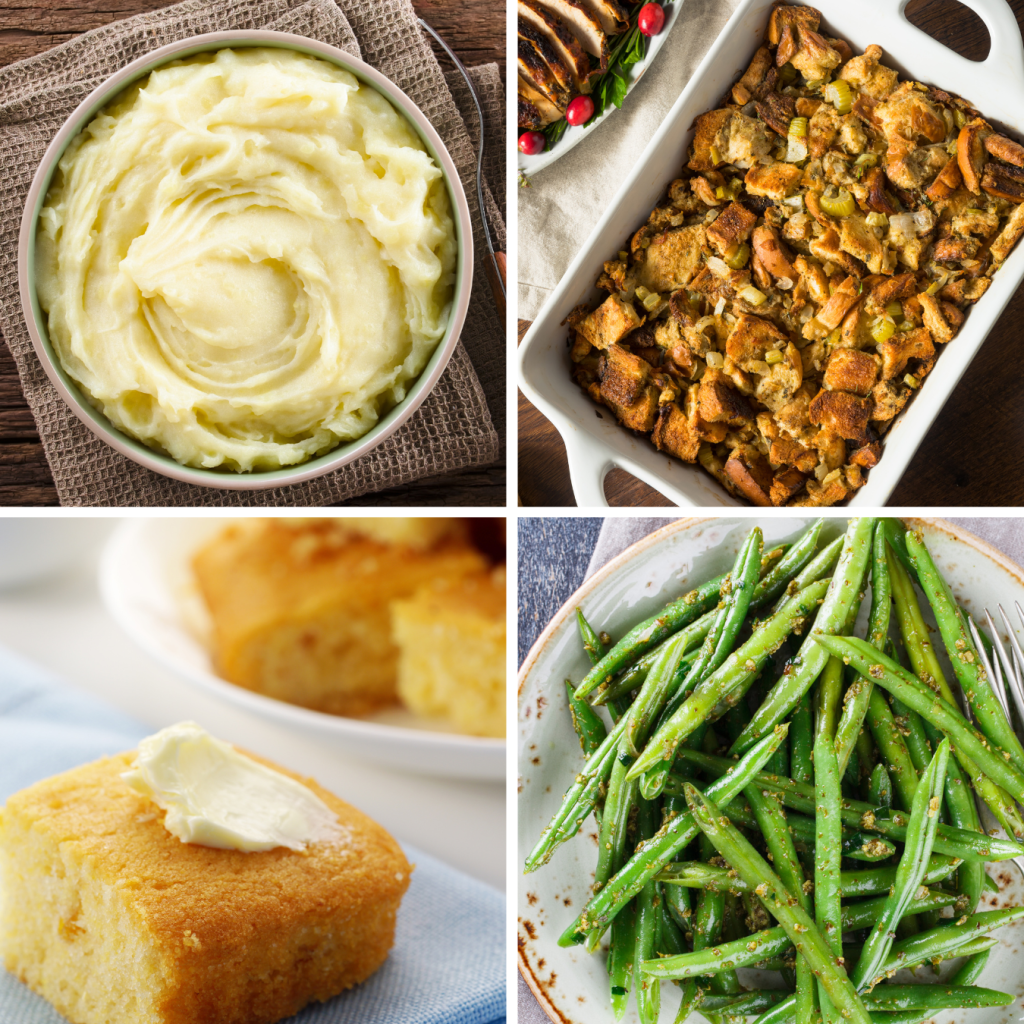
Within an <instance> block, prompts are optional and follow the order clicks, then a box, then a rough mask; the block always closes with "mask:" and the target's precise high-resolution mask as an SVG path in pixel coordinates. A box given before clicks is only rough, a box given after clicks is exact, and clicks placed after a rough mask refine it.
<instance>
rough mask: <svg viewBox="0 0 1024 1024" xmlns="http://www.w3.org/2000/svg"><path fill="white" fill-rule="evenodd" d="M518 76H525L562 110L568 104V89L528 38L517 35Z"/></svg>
mask: <svg viewBox="0 0 1024 1024" xmlns="http://www.w3.org/2000/svg"><path fill="white" fill-rule="evenodd" d="M518 62H519V77H520V78H525V79H526V81H527V82H530V83H531V84H532V85H533V87H534V88H535V89H538V90H539V91H540V92H541V93H542V94H543V95H544V96H546V97H547V98H548V99H549V100H550V101H551V102H552V103H554V104H555V106H556V107H560V108H561V109H562V110H564V109H565V108H566V107H567V106H568V104H569V91H568V90H567V89H566V88H565V86H563V85H562V84H561V83H560V82H559V81H558V79H557V78H555V76H554V74H553V73H552V71H551V68H549V67H548V65H547V64H546V63H545V62H544V58H543V57H542V56H541V55H540V53H539V52H538V50H537V47H535V46H534V45H533V43H531V42H530V41H529V40H528V39H524V38H523V37H522V36H520V37H519V49H518Z"/></svg>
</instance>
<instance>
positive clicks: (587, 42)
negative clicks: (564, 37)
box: [537, 0, 608, 71]
mask: <svg viewBox="0 0 1024 1024" xmlns="http://www.w3.org/2000/svg"><path fill="white" fill-rule="evenodd" d="M537 2H538V3H539V4H540V6H542V7H543V8H544V9H545V10H547V11H548V12H549V13H551V14H553V15H554V16H555V17H556V18H559V19H560V20H561V21H562V23H563V24H564V25H565V26H566V27H567V28H568V29H569V31H570V32H572V34H573V35H574V36H575V37H576V38H577V40H579V44H580V46H582V47H583V49H584V50H586V52H587V53H589V54H592V55H593V56H594V57H596V58H597V59H598V62H599V65H600V69H601V70H602V71H604V70H605V69H606V68H607V67H608V36H607V35H605V31H604V29H603V28H602V27H601V22H600V21H598V19H597V18H596V17H595V16H594V15H593V14H591V12H590V10H589V9H588V8H587V7H585V6H584V5H583V3H582V0H537Z"/></svg>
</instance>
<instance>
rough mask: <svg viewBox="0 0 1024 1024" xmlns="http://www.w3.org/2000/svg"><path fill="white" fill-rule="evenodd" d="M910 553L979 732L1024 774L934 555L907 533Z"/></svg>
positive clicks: (1016, 743)
mask: <svg viewBox="0 0 1024 1024" xmlns="http://www.w3.org/2000/svg"><path fill="white" fill-rule="evenodd" d="M906 540H907V550H908V552H909V554H910V557H911V560H912V561H913V563H914V565H915V567H916V568H917V577H918V579H919V580H920V582H921V589H922V590H923V591H924V595H925V597H927V598H928V603H929V604H930V605H931V607H932V613H933V614H934V615H935V621H936V623H937V624H938V627H939V633H940V634H941V636H942V642H943V643H944V644H945V645H946V653H947V654H948V655H949V660H950V664H951V665H952V666H953V672H954V673H955V674H956V678H957V680H958V681H959V683H960V686H961V688H962V689H963V691H964V694H965V696H966V697H967V699H968V701H969V702H970V705H971V710H972V711H973V712H974V717H975V720H976V721H977V723H978V728H979V729H980V730H981V731H982V732H983V733H984V734H985V736H986V737H987V738H988V740H989V741H990V742H991V743H992V745H993V746H994V747H995V748H996V750H997V751H998V752H1000V753H1001V754H1002V755H1003V756H1006V755H1009V757H1010V759H1011V760H1012V761H1013V763H1014V764H1015V765H1016V767H1017V768H1018V769H1020V770H1022V771H1024V747H1022V746H1021V743H1020V740H1018V739H1017V737H1016V735H1015V734H1014V731H1013V728H1012V726H1011V725H1010V723H1009V722H1008V721H1007V720H1006V715H1005V713H1004V712H1003V709H1002V707H1001V706H1000V704H999V700H998V698H997V697H996V695H995V693H994V692H993V691H992V689H991V687H989V685H988V683H987V681H986V678H985V670H984V668H983V667H982V664H981V658H980V657H979V656H978V651H977V650H976V648H975V646H974V640H973V639H972V638H971V634H970V631H969V630H968V628H967V624H966V623H965V622H964V620H963V619H962V618H961V616H960V610H959V609H958V608H957V604H956V600H955V599H954V597H953V593H952V591H951V590H950V589H949V585H948V584H947V583H946V581H945V580H944V579H943V578H942V577H941V576H940V575H939V572H938V570H937V569H936V568H935V563H934V562H933V561H932V557H931V554H930V553H929V551H928V548H927V547H926V546H925V543H924V538H923V537H922V536H921V535H920V534H915V533H913V532H911V531H908V532H907V534H906Z"/></svg>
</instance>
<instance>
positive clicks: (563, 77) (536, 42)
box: [519, 24, 576, 98]
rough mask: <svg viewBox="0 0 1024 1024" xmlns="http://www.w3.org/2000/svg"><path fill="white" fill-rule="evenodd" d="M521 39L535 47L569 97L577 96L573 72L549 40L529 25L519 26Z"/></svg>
mask: <svg viewBox="0 0 1024 1024" xmlns="http://www.w3.org/2000/svg"><path fill="white" fill-rule="evenodd" d="M519 39H520V40H521V41H525V42H527V43H529V44H530V46H532V47H533V49H534V50H535V51H536V53H537V55H538V56H539V57H540V58H541V60H543V61H544V63H545V64H547V66H548V68H549V69H550V71H551V74H552V75H553V76H554V78H555V81H556V82H558V84H559V85H560V86H561V87H562V89H564V90H565V94H566V96H568V97H570V98H571V97H573V96H575V95H576V79H575V78H574V77H573V73H572V70H571V69H570V68H569V66H568V65H567V64H566V63H565V61H564V60H562V58H561V57H560V56H559V55H558V53H557V51H556V50H555V48H554V47H553V46H552V45H551V43H550V42H548V38H547V36H545V35H542V34H541V33H540V32H538V31H537V30H536V29H534V28H531V27H530V26H529V25H523V24H519Z"/></svg>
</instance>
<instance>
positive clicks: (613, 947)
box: [608, 900, 636, 1020]
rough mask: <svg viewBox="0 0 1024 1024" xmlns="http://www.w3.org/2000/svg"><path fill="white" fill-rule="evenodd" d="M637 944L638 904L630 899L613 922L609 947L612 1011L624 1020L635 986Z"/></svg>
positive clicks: (617, 1017)
mask: <svg viewBox="0 0 1024 1024" xmlns="http://www.w3.org/2000/svg"><path fill="white" fill-rule="evenodd" d="M635 946H636V904H635V901H634V900H630V901H629V902H628V903H627V904H626V905H625V906H624V907H623V908H622V910H621V911H620V912H619V915H618V917H616V918H615V920H614V921H613V922H612V938H611V944H610V945H609V947H608V985H609V990H610V992H611V999H612V1011H613V1012H614V1014H615V1019H616V1020H622V1017H623V1014H625V1012H626V1006H627V1004H628V1003H629V992H630V989H631V988H632V986H633V971H634V964H635V960H634V956H633V953H634V949H635Z"/></svg>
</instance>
